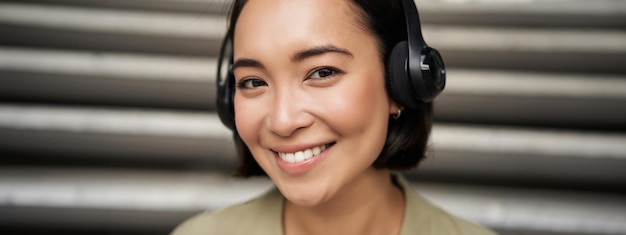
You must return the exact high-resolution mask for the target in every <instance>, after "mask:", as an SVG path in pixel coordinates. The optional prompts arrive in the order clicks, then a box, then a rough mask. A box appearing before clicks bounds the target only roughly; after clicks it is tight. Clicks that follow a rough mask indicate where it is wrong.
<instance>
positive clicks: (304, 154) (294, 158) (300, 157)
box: [277, 143, 334, 164]
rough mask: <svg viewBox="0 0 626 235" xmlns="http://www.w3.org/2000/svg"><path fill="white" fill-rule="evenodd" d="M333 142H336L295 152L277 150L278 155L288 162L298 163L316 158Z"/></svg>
mask: <svg viewBox="0 0 626 235" xmlns="http://www.w3.org/2000/svg"><path fill="white" fill-rule="evenodd" d="M333 144H334V143H331V144H325V145H320V146H316V147H313V148H309V149H305V150H302V151H298V152H295V153H281V152H277V153H278V157H280V158H281V159H282V160H283V161H285V162H287V163H291V164H297V163H302V162H305V161H306V160H309V159H311V158H314V157H315V156H317V155H319V154H320V153H321V152H324V150H326V149H327V148H328V147H330V146H331V145H333Z"/></svg>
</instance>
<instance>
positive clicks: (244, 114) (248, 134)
mask: <svg viewBox="0 0 626 235" xmlns="http://www.w3.org/2000/svg"><path fill="white" fill-rule="evenodd" d="M234 103H235V126H236V127H237V133H238V134H239V136H240V137H241V139H242V140H243V141H244V143H245V144H246V145H247V146H248V148H253V147H254V146H251V144H252V143H254V142H255V140H256V139H257V138H258V133H259V130H260V124H261V121H260V119H261V117H262V111H263V109H262V108H261V107H265V106H263V105H261V104H257V103H258V102H254V101H253V100H249V99H245V98H242V97H238V96H237V95H235V102H234Z"/></svg>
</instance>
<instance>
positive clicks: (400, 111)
mask: <svg viewBox="0 0 626 235" xmlns="http://www.w3.org/2000/svg"><path fill="white" fill-rule="evenodd" d="M400 115H402V109H398V113H396V114H394V115H391V117H393V119H395V120H398V118H400Z"/></svg>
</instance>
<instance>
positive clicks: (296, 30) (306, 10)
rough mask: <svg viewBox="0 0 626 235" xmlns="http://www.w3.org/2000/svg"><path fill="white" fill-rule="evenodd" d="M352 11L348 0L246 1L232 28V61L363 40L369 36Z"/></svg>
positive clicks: (354, 8)
mask: <svg viewBox="0 0 626 235" xmlns="http://www.w3.org/2000/svg"><path fill="white" fill-rule="evenodd" d="M356 9H357V7H356V6H354V5H353V3H352V2H351V1H350V0H297V1H294V0H250V1H248V3H247V4H246V5H245V6H244V8H243V10H242V12H241V14H240V16H239V19H238V20H237V25H236V26H235V34H234V35H235V37H234V46H235V57H237V56H238V54H241V53H244V54H246V55H247V54H249V53H251V52H258V53H262V51H263V50H264V49H266V50H268V52H271V51H270V50H279V49H288V48H287V47H290V46H292V47H293V46H295V47H309V46H316V45H320V44H329V43H330V44H351V43H352V42H355V41H358V40H363V39H364V38H363V37H368V36H369V33H368V32H367V31H366V30H364V29H365V27H364V26H363V24H362V22H361V18H360V16H359V15H358V14H357V10H356ZM251 50H253V51H251Z"/></svg>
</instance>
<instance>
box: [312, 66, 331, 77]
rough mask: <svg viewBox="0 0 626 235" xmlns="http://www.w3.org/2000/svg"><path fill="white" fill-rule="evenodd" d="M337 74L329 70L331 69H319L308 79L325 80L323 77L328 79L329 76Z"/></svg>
mask: <svg viewBox="0 0 626 235" xmlns="http://www.w3.org/2000/svg"><path fill="white" fill-rule="evenodd" d="M336 73H337V71H336V70H334V69H331V68H321V69H318V70H315V72H313V73H312V74H311V76H309V77H310V78H325V77H329V76H333V75H335V74H336Z"/></svg>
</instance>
